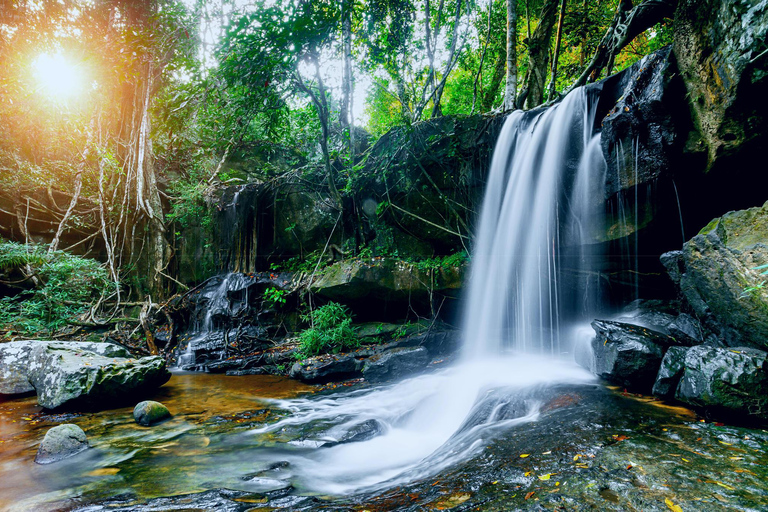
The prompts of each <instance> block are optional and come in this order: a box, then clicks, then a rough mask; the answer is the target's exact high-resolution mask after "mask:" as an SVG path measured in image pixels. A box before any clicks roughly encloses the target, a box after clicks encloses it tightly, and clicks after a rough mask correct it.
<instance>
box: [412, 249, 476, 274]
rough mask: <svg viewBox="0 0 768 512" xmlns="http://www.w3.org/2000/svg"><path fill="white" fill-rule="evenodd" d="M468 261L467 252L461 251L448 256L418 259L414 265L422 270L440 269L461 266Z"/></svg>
mask: <svg viewBox="0 0 768 512" xmlns="http://www.w3.org/2000/svg"><path fill="white" fill-rule="evenodd" d="M467 261H469V255H468V254H467V252H466V251H459V252H457V253H454V254H450V255H448V256H437V257H435V258H429V259H426V260H420V261H416V262H415V263H414V265H415V266H416V268H418V269H420V270H440V269H451V268H456V267H460V266H462V265H464V263H466V262H467Z"/></svg>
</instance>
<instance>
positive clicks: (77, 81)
mask: <svg viewBox="0 0 768 512" xmlns="http://www.w3.org/2000/svg"><path fill="white" fill-rule="evenodd" d="M32 66H33V69H34V74H35V78H36V79H37V82H38V84H39V86H40V89H39V90H40V91H42V92H43V93H45V94H46V95H48V96H50V97H52V98H55V99H58V100H67V99H69V98H72V97H73V96H76V95H77V94H79V93H81V92H82V91H83V90H84V87H85V76H84V72H83V69H82V66H80V65H78V64H76V63H74V62H72V61H71V60H69V59H67V57H65V56H64V55H62V54H61V53H55V54H49V53H42V54H40V55H39V56H38V57H37V58H36V59H35V61H34V62H33V65H32Z"/></svg>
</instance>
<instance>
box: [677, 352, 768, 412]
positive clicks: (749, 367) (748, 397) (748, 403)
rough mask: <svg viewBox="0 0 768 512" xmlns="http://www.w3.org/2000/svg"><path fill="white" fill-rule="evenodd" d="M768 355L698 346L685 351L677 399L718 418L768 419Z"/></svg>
mask: <svg viewBox="0 0 768 512" xmlns="http://www.w3.org/2000/svg"><path fill="white" fill-rule="evenodd" d="M766 360H768V353H766V352H764V351H762V350H756V349H752V348H745V347H739V348H732V349H726V348H718V347H706V346H696V347H692V348H690V349H688V350H687V351H686V352H685V359H684V361H683V364H684V369H683V372H682V376H681V378H680V383H679V384H678V386H677V390H676V392H675V398H677V399H678V400H680V401H681V402H685V403H687V404H690V405H693V406H696V407H702V408H705V409H706V410H708V411H710V412H712V413H713V414H715V415H717V414H720V415H732V414H734V413H735V414H737V415H747V414H748V415H750V416H757V417H760V418H763V419H765V418H768V365H766Z"/></svg>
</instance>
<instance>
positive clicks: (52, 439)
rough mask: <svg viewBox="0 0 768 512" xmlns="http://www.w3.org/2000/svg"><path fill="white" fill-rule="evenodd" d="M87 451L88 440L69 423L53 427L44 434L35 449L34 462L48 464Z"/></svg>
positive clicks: (76, 427) (75, 426) (80, 430)
mask: <svg viewBox="0 0 768 512" xmlns="http://www.w3.org/2000/svg"><path fill="white" fill-rule="evenodd" d="M87 449H88V439H87V438H86V435H85V432H83V429H81V428H80V427H78V426H77V425H73V424H71V423H65V424H64V425H59V426H56V427H53V428H52V429H50V430H49V431H48V432H46V433H45V437H44V438H43V442H42V443H40V447H39V448H38V449H37V455H35V462H37V463H38V464H50V463H52V462H58V461H60V460H62V459H66V458H67V457H71V456H73V455H76V454H78V453H80V452H82V451H84V450H87Z"/></svg>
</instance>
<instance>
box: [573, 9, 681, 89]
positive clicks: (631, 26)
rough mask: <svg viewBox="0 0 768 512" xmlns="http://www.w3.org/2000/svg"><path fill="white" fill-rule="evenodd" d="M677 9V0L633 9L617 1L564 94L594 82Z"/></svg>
mask: <svg viewBox="0 0 768 512" xmlns="http://www.w3.org/2000/svg"><path fill="white" fill-rule="evenodd" d="M676 7H677V0H645V2H643V3H641V4H640V5H638V6H636V7H634V8H632V3H631V2H629V1H628V0H622V1H621V2H619V7H618V9H617V10H616V15H615V16H614V18H613V21H612V22H611V26H610V27H608V30H607V31H606V33H605V35H604V36H603V39H602V40H601V41H600V44H599V45H598V47H597V50H596V51H595V55H594V56H593V57H592V60H591V61H590V63H589V65H588V66H587V67H586V68H585V69H584V71H583V72H582V73H581V75H580V76H579V78H578V79H577V80H576V82H574V84H573V85H572V86H571V87H570V89H568V91H567V92H570V91H572V90H573V89H575V88H576V87H580V86H582V85H584V84H585V83H587V81H588V80H589V81H595V80H597V79H598V78H599V77H600V74H601V72H602V70H603V69H605V68H606V67H610V66H612V64H613V59H614V58H615V57H616V55H618V53H619V52H620V51H621V50H622V49H623V48H624V47H625V46H627V45H628V44H629V43H631V42H632V40H633V39H634V38H635V37H637V36H638V35H640V34H642V33H643V32H645V31H646V30H648V29H649V28H651V27H653V26H654V25H656V24H657V23H659V22H661V21H662V20H663V19H664V18H672V17H673V16H674V13H675V8H676Z"/></svg>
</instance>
